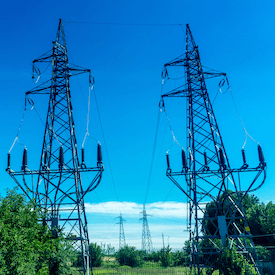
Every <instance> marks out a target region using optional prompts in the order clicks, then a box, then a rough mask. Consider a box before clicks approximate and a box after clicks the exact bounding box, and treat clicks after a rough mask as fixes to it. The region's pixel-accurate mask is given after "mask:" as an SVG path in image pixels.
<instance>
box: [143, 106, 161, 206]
mask: <svg viewBox="0 0 275 275" xmlns="http://www.w3.org/2000/svg"><path fill="white" fill-rule="evenodd" d="M159 122H160V111H158V117H157V125H156V130H155V138H154V145H153V152H152V158H151V164H150V169H149V177H148V182H147V188H146V193H145V201H144V204H146V203H147V198H148V193H149V187H150V183H151V178H152V171H153V164H154V159H155V153H156V146H157V139H158V131H159Z"/></svg>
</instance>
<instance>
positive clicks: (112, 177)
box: [93, 89, 119, 201]
mask: <svg viewBox="0 0 275 275" xmlns="http://www.w3.org/2000/svg"><path fill="white" fill-rule="evenodd" d="M93 91H94V98H95V103H96V109H97V113H98V118H99V123H100V128H101V132H102V136H103V141H104V144H105V150H106V155H107V161H108V164H109V168H110V174H111V179H112V183H113V187H114V192H115V196H116V200H117V201H119V200H118V196H117V191H116V186H115V180H114V175H113V171H112V166H111V162H110V157H109V153H108V148H107V143H106V139H105V134H104V131H103V125H102V121H101V116H100V112H99V107H98V102H97V98H96V92H95V89H93Z"/></svg>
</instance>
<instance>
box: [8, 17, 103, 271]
mask: <svg viewBox="0 0 275 275" xmlns="http://www.w3.org/2000/svg"><path fill="white" fill-rule="evenodd" d="M38 62H50V63H52V78H51V80H49V81H46V82H45V83H43V84H41V85H39V86H38V87H36V88H35V89H32V90H30V91H28V92H27V93H26V97H29V96H30V95H33V94H49V95H50V99H49V105H48V113H47V119H46V125H45V134H44V139H43V146H42V153H41V159H40V166H39V170H30V169H29V168H28V166H27V150H26V149H24V154H23V164H22V168H21V171H18V172H15V171H13V170H11V168H10V154H9V155H8V168H7V172H8V173H9V175H10V176H11V177H12V178H13V180H14V181H15V182H16V183H17V184H18V186H19V187H20V188H21V189H22V190H23V191H24V192H25V194H26V195H27V196H28V197H29V199H31V198H32V196H34V197H35V200H36V202H37V203H38V205H40V206H41V207H42V208H43V209H44V210H46V211H47V213H48V216H47V218H46V219H45V222H46V224H48V226H49V227H50V228H51V230H52V232H53V235H54V236H57V234H58V232H59V230H64V232H65V233H66V234H67V238H69V239H71V240H72V241H73V244H74V247H75V248H76V250H77V251H78V252H79V253H80V254H81V255H82V266H81V267H80V269H79V271H80V272H81V274H89V266H90V257H89V236H88V228H87V218H86V214H85V206H84V196H85V195H86V194H87V193H88V192H91V191H92V190H94V189H95V188H96V187H97V186H98V184H99V183H100V180H101V177H102V172H103V164H102V155H101V147H100V145H98V148H97V166H95V167H87V166H86V165H85V162H84V149H82V152H81V153H82V154H81V155H82V162H80V161H79V158H78V148H77V142H76V136H75V124H74V119H73V108H72V102H71V90H70V77H71V76H73V75H77V74H82V73H89V74H90V70H89V69H84V68H82V67H79V66H76V65H72V64H69V62H68V53H67V47H66V42H65V34H64V29H63V25H62V21H61V20H60V21H59V26H58V31H57V35H56V39H55V41H54V42H53V49H52V50H51V51H49V52H47V53H45V54H44V55H42V56H41V57H39V58H37V59H35V60H34V61H33V64H34V66H35V64H36V63H38ZM91 78H92V77H91V75H90V81H91ZM82 172H95V176H94V177H93V179H92V181H91V182H90V183H89V184H87V185H86V186H85V187H84V186H83V184H82V180H81V173H82ZM18 176H20V177H23V183H22V184H21V183H20V181H19V180H18V179H17V178H18ZM27 176H31V177H30V178H31V181H28V180H27ZM35 177H36V178H37V181H36V182H37V184H36V186H33V184H32V182H34V178H35ZM30 194H33V195H30Z"/></svg>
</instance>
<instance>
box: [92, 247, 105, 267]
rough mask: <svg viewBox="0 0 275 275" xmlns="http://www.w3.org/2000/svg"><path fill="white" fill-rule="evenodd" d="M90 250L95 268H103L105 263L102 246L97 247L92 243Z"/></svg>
mask: <svg viewBox="0 0 275 275" xmlns="http://www.w3.org/2000/svg"><path fill="white" fill-rule="evenodd" d="M89 249H90V257H91V261H92V266H93V267H99V266H101V265H102V262H103V251H102V248H101V246H99V245H97V244H96V243H91V244H90V247H89Z"/></svg>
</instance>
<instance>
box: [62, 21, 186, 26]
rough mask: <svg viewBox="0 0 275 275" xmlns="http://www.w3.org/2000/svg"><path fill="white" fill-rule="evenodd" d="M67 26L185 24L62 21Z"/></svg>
mask: <svg viewBox="0 0 275 275" xmlns="http://www.w3.org/2000/svg"><path fill="white" fill-rule="evenodd" d="M63 22H64V23H67V24H89V25H118V26H183V25H185V24H165V23H156V24H150V23H148V24H146V23H114V22H83V21H82V22H81V21H63Z"/></svg>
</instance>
